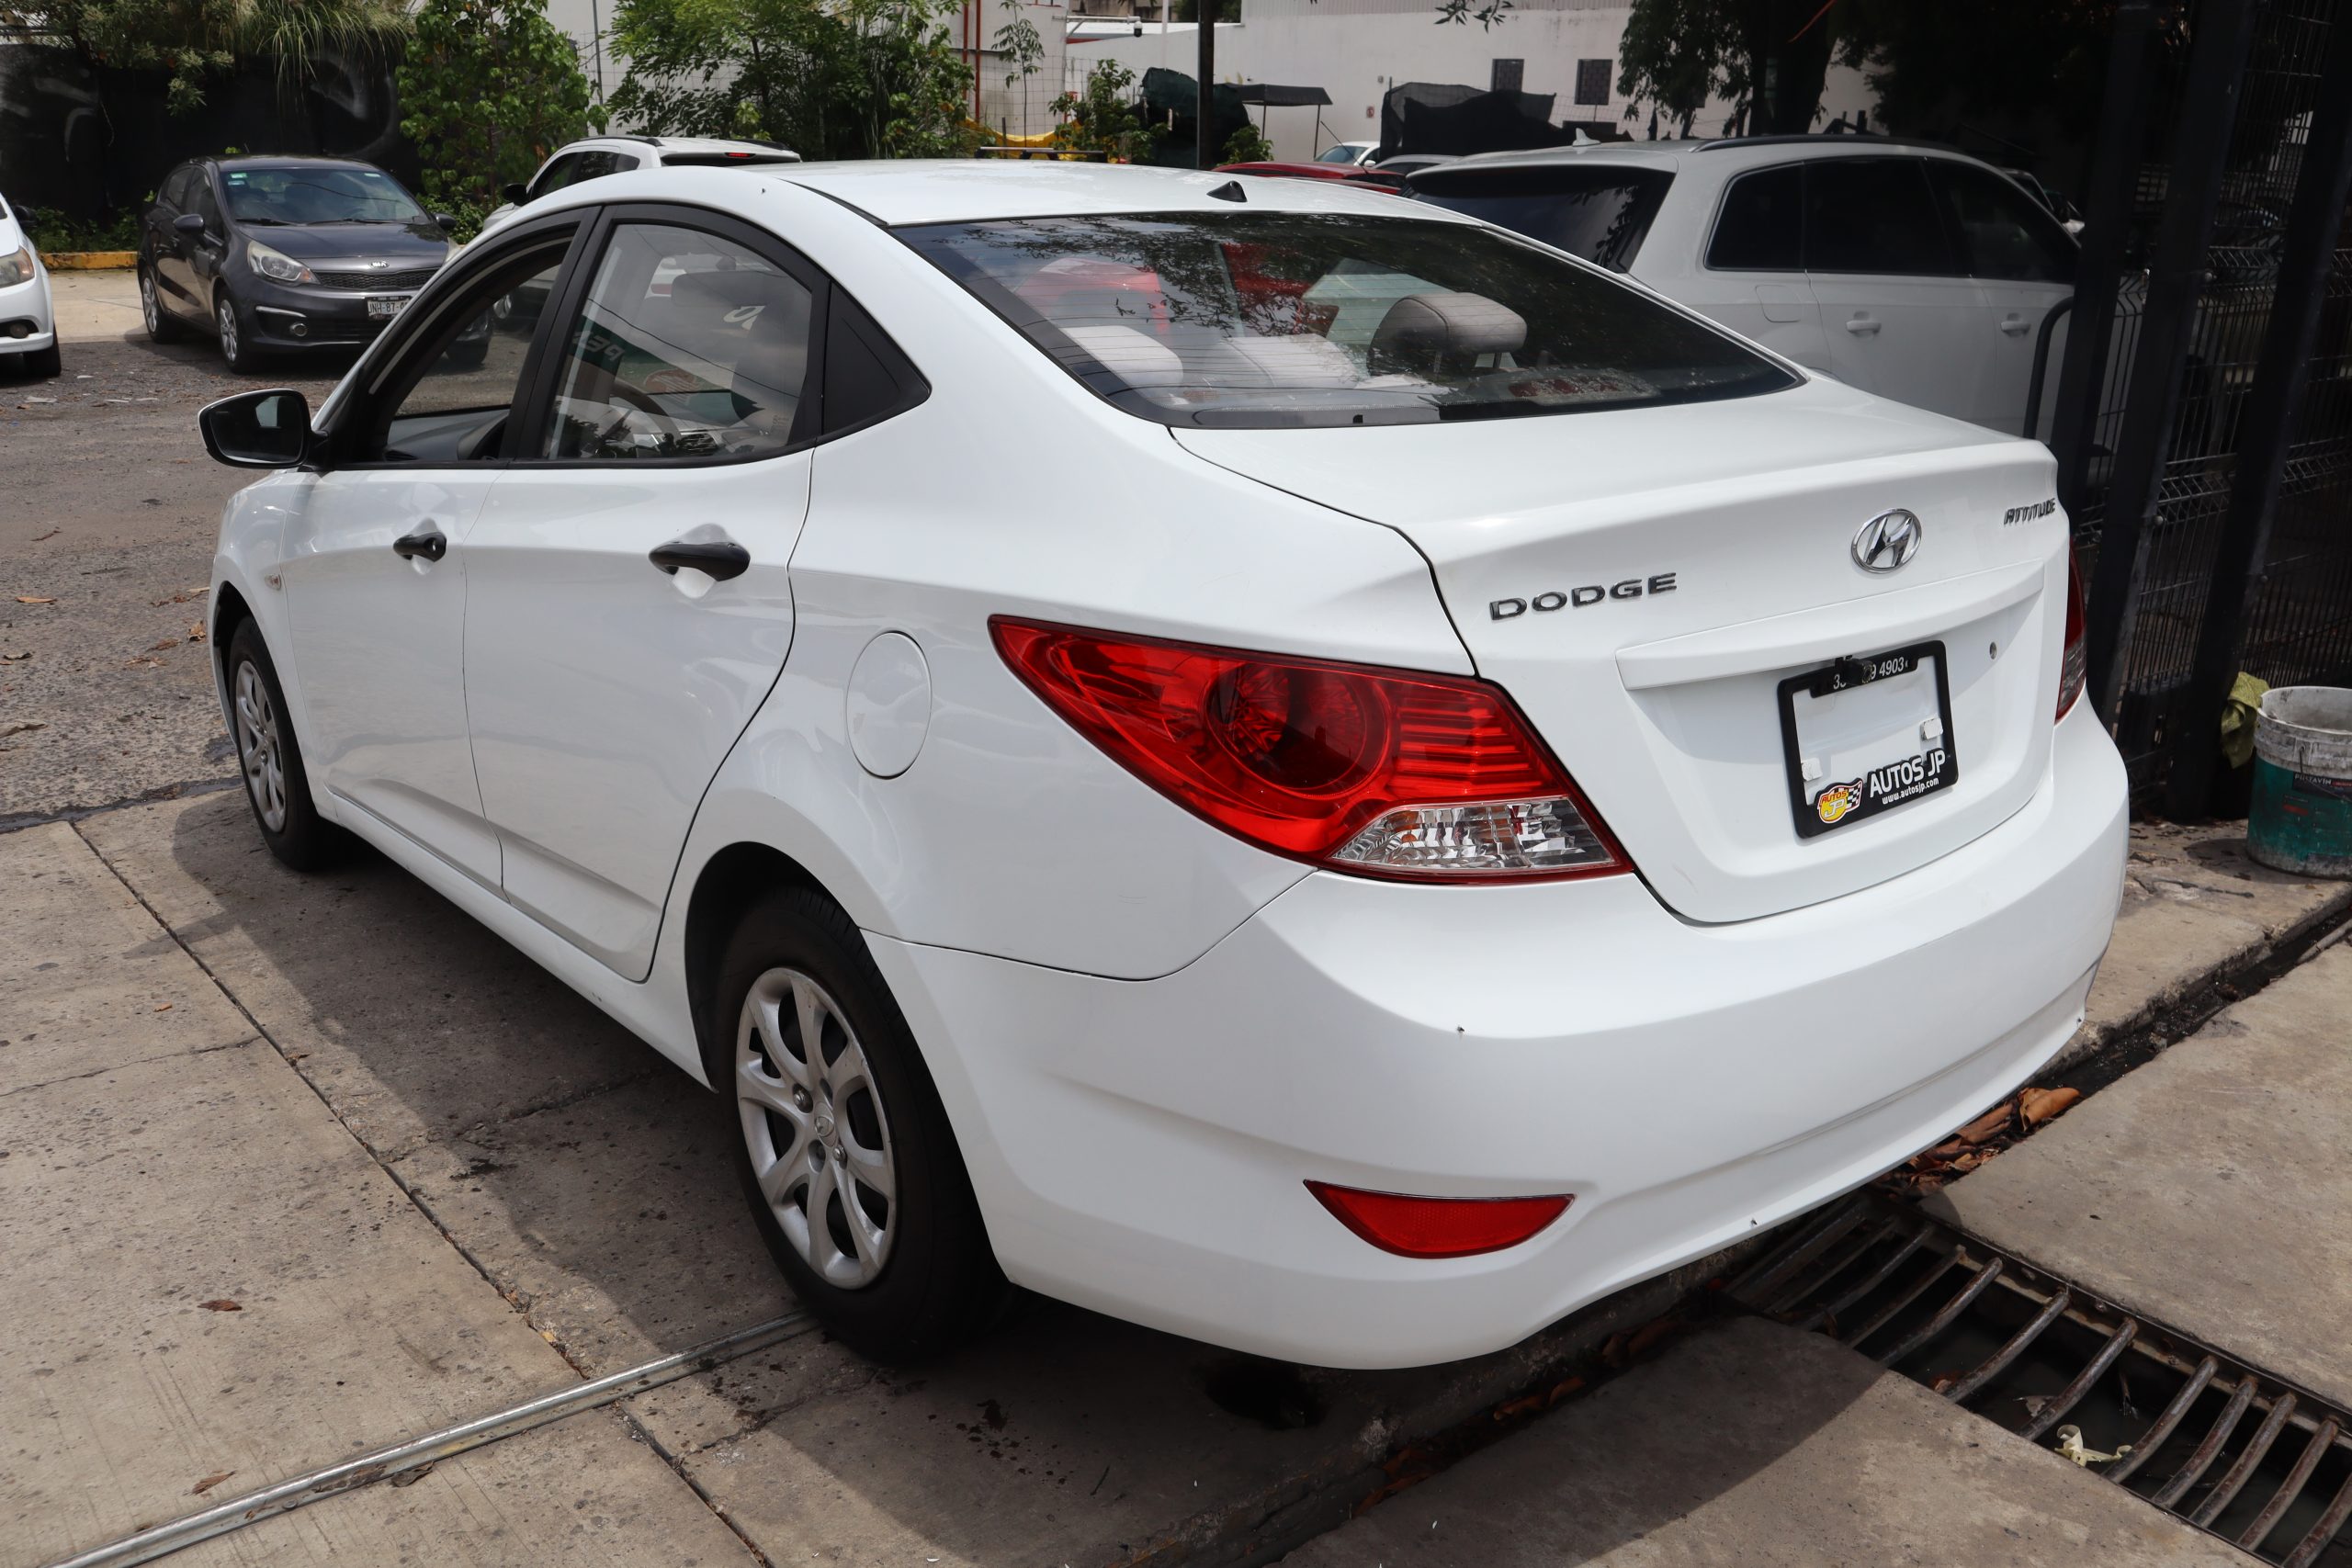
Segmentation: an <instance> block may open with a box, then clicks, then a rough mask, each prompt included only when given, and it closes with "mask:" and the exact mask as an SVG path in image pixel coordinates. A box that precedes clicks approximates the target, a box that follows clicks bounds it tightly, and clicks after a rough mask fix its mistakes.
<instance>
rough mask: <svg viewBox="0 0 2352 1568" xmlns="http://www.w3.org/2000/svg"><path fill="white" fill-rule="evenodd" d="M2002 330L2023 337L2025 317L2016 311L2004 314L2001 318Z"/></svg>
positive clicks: (2012, 335) (2013, 335)
mask: <svg viewBox="0 0 2352 1568" xmlns="http://www.w3.org/2000/svg"><path fill="white" fill-rule="evenodd" d="M2001 330H2002V331H2003V332H2005V333H2008V334H2009V335H2010V336H2011V337H2023V336H2024V335H2025V318H2024V317H2023V316H2020V315H2017V314H2015V313H2014V312H2012V313H2011V314H2009V315H2006V316H2003V317H2002V318H2001Z"/></svg>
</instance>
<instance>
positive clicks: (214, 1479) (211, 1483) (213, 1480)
mask: <svg viewBox="0 0 2352 1568" xmlns="http://www.w3.org/2000/svg"><path fill="white" fill-rule="evenodd" d="M236 1473H237V1472H235V1471H233V1470H216V1471H214V1472H212V1473H211V1474H209V1475H208V1476H206V1477H205V1478H204V1479H203V1480H201V1481H199V1482H198V1483H196V1484H195V1485H193V1486H191V1487H189V1488H188V1489H187V1490H188V1495H189V1496H191V1497H201V1496H203V1495H205V1494H206V1493H207V1492H209V1491H211V1490H212V1489H213V1488H214V1487H215V1486H218V1485H220V1483H222V1482H224V1481H226V1480H228V1479H229V1477H231V1476H232V1475H234V1474H236Z"/></svg>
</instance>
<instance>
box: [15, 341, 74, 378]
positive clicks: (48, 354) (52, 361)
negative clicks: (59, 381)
mask: <svg viewBox="0 0 2352 1568" xmlns="http://www.w3.org/2000/svg"><path fill="white" fill-rule="evenodd" d="M24 360H25V373H26V374H27V375H28V376H30V377H31V378H33V379H34V380H36V381H48V380H52V379H54V378H56V377H58V376H60V375H62V374H63V373H64V369H65V362H64V359H63V358H62V356H61V355H59V354H58V352H57V345H56V344H50V345H49V346H48V347H47V348H37V349H35V350H33V352H32V353H30V354H28V355H25V356H24Z"/></svg>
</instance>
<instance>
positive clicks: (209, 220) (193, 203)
mask: <svg viewBox="0 0 2352 1568" xmlns="http://www.w3.org/2000/svg"><path fill="white" fill-rule="evenodd" d="M188 173H189V175H190V178H189V180H188V192H187V203H186V204H185V205H184V206H183V207H182V208H181V209H180V210H182V211H183V212H193V213H196V214H198V216H200V217H201V218H203V220H204V231H205V232H206V233H208V234H212V235H216V236H217V235H219V234H220V232H221V225H220V202H219V201H217V200H215V199H214V198H213V195H212V182H211V181H210V180H209V179H207V178H206V177H205V175H204V171H203V170H202V169H191V170H190V171H188Z"/></svg>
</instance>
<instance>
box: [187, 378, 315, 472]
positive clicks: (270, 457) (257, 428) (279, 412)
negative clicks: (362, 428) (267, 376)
mask: <svg viewBox="0 0 2352 1568" xmlns="http://www.w3.org/2000/svg"><path fill="white" fill-rule="evenodd" d="M196 427H197V428H198V430H200V431H202V432H203V433H204V449H205V450H206V451H207V452H209V453H211V454H212V460H213V461H214V462H216V463H226V464H228V465H229V466H230V467H231V468H293V467H294V466H295V465H296V464H298V463H300V461H301V460H302V459H303V457H305V456H307V455H308V454H309V452H310V449H311V405H310V404H309V403H308V402H307V401H305V400H304V399H303V397H302V394H301V393H300V392H297V391H295V390H293V389H290V388H285V387H280V388H277V389H273V390H270V391H266V392H241V393H239V394H238V395H237V396H236V397H233V398H223V399H221V400H220V401H219V402H217V403H210V404H208V405H206V407H205V409H204V412H201V413H199V414H198V415H197V416H196Z"/></svg>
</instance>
